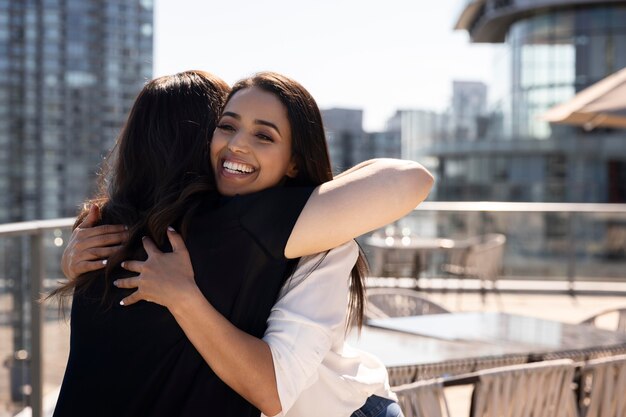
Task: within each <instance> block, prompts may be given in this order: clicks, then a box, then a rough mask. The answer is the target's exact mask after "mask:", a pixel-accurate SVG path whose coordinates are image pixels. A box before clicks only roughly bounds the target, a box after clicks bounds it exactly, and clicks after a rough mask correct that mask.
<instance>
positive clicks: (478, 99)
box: [452, 80, 487, 140]
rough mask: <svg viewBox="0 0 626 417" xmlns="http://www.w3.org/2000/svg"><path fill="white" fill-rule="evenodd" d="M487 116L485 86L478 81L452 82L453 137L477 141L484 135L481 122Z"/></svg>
mask: <svg viewBox="0 0 626 417" xmlns="http://www.w3.org/2000/svg"><path fill="white" fill-rule="evenodd" d="M486 115H487V85H486V84H485V83H482V82H479V81H458V80H455V81H452V120H453V121H454V130H453V132H454V137H455V138H458V139H459V140H477V139H480V138H481V136H482V135H484V132H483V130H484V129H481V127H482V124H481V121H482V120H483V118H484V117H485V116H486Z"/></svg>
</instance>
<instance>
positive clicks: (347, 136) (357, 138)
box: [321, 108, 368, 173]
mask: <svg viewBox="0 0 626 417" xmlns="http://www.w3.org/2000/svg"><path fill="white" fill-rule="evenodd" d="M321 113H322V119H323V120H324V128H325V129H326V137H327V139H328V152H329V153H330V159H331V163H332V165H333V172H334V173H338V172H341V171H344V170H346V169H348V168H350V167H352V166H354V165H356V164H357V163H358V162H361V161H363V160H365V159H368V155H366V153H367V148H368V147H367V146H366V142H365V137H366V135H365V132H364V131H363V110H361V109H344V108H332V109H325V110H322V111H321Z"/></svg>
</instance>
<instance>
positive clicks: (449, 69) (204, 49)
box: [154, 0, 494, 131]
mask: <svg viewBox="0 0 626 417" xmlns="http://www.w3.org/2000/svg"><path fill="white" fill-rule="evenodd" d="M154 3H155V28H154V30H155V32H154V37H155V40H154V42H155V50H154V75H155V76H159V75H164V74H171V73H174V72H178V71H182V70H186V69H192V68H193V69H203V70H207V71H210V72H213V73H215V74H216V75H218V76H220V77H222V78H223V79H224V80H225V81H227V82H229V83H233V82H234V81H236V80H237V79H239V78H242V77H244V76H247V75H250V74H252V73H254V72H256V71H261V70H273V71H277V72H281V73H283V74H285V75H288V76H290V77H292V78H294V79H296V80H298V81H299V82H301V83H302V84H303V85H304V86H305V87H306V88H307V89H308V90H309V91H310V92H311V94H313V96H314V97H315V99H316V100H317V102H318V104H319V106H320V107H321V108H331V107H347V108H359V109H363V111H364V128H365V129H366V130H368V131H375V130H381V129H383V128H384V124H385V122H386V120H387V119H388V118H389V117H391V116H392V115H393V113H394V111H395V110H397V109H424V110H435V111H442V110H444V109H445V108H446V107H447V106H448V105H449V103H450V98H451V95H452V81H453V80H471V81H483V82H486V83H487V84H489V82H490V80H491V78H492V76H493V75H492V67H493V65H492V59H493V58H492V56H493V49H494V47H493V46H491V45H476V44H470V43H469V40H468V36H467V34H466V33H465V32H459V31H453V29H452V28H453V26H454V23H455V21H456V18H457V17H458V14H459V13H460V10H461V8H462V6H463V4H465V1H463V0H442V1H440V2H437V3H435V5H433V4H432V3H429V5H428V9H430V10H428V12H427V11H426V5H425V4H424V2H419V1H414V0H412V1H409V0H387V1H385V2H374V1H363V0H318V1H316V2H310V3H309V2H306V3H300V2H293V1H288V0H269V1H264V2H255V1H252V0H242V1H238V2H229V3H226V2H223V3H218V2H208V1H201V0H176V1H173V0H155V1H154Z"/></svg>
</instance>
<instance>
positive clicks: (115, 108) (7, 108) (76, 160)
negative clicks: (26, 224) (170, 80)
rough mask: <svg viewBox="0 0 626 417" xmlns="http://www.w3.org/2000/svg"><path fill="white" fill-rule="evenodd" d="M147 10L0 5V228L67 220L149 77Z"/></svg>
mask: <svg viewBox="0 0 626 417" xmlns="http://www.w3.org/2000/svg"><path fill="white" fill-rule="evenodd" d="M152 30H153V4H152V0H124V1H122V0H106V1H105V0H0V223H1V222H9V221H19V220H30V219H41V218H54V217H64V216H73V215H75V214H76V210H77V207H78V204H79V203H80V202H81V201H82V200H83V199H84V198H85V197H87V196H88V195H89V194H91V193H92V192H93V190H94V178H95V173H96V171H97V167H98V165H99V164H100V163H101V162H102V158H103V157H104V156H105V155H106V152H107V150H108V149H109V148H110V147H111V146H112V144H113V143H114V140H115V137H116V135H117V134H118V132H119V130H120V128H121V126H122V124H123V122H124V120H125V118H126V115H127V113H128V110H129V109H130V106H131V105H132V102H133V100H134V98H135V96H136V95H137V93H138V92H139V90H140V89H141V87H142V85H143V84H144V82H145V81H146V80H147V79H149V78H151V77H152V49H153V48H152Z"/></svg>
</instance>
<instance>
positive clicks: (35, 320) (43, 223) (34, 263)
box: [0, 218, 75, 417]
mask: <svg viewBox="0 0 626 417" xmlns="http://www.w3.org/2000/svg"><path fill="white" fill-rule="evenodd" d="M74 222H75V219H74V218H63V219H53V220H38V221H29V222H20V223H8V224H2V225H0V237H13V236H24V235H26V236H29V238H30V261H31V269H30V285H29V286H28V288H29V298H30V331H31V350H30V352H29V358H30V370H29V371H30V386H31V393H30V405H31V409H32V417H42V416H43V345H42V328H43V326H42V323H43V309H42V305H41V303H40V302H39V299H40V298H41V294H42V290H43V287H42V281H43V277H44V274H45V268H44V259H45V257H44V250H45V249H44V245H43V233H44V232H45V231H48V230H54V229H59V228H69V227H71V226H73V225H74Z"/></svg>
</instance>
